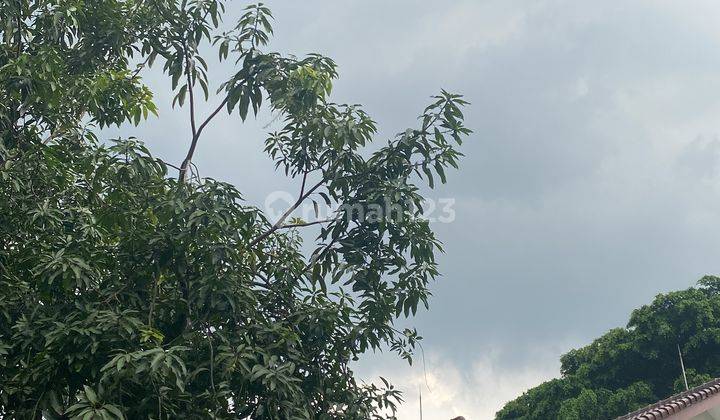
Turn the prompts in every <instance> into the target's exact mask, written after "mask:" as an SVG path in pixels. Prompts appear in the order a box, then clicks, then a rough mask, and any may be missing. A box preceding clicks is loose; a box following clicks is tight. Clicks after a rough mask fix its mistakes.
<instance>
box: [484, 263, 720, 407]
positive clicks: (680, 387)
mask: <svg viewBox="0 0 720 420" xmlns="http://www.w3.org/2000/svg"><path fill="white" fill-rule="evenodd" d="M678 344H679V345H680V348H681V350H682V353H683V358H684V361H685V366H686V367H687V368H688V369H687V377H688V384H689V386H690V387H693V386H697V385H700V384H702V383H704V382H707V381H709V380H710V379H711V378H715V377H718V376H720V278H719V277H715V276H706V277H703V278H702V279H701V280H700V281H699V282H698V287H693V288H689V289H687V290H683V291H679V292H671V293H668V294H663V295H658V296H657V297H656V298H655V300H654V301H653V302H652V303H651V304H650V305H646V306H643V307H641V308H639V309H636V310H635V311H633V313H632V315H631V317H630V322H629V323H628V326H627V328H616V329H613V330H610V331H609V332H608V333H606V334H605V335H603V336H602V337H600V338H598V339H597V340H595V341H593V343H592V344H590V345H589V346H586V347H583V348H580V349H577V350H571V351H569V352H568V353H566V354H565V355H563V356H562V358H561V359H560V362H561V374H562V377H561V378H560V379H553V380H551V381H548V382H545V383H543V384H541V385H539V386H537V387H535V388H532V389H530V390H529V391H527V392H526V393H524V394H523V395H522V396H520V397H518V398H517V399H515V400H513V401H510V402H509V403H507V404H506V405H505V407H503V409H502V410H500V411H499V412H498V413H497V416H496V418H497V419H528V420H530V419H548V418H560V419H592V418H597V419H607V418H614V417H617V416H620V415H623V414H626V413H628V412H631V411H633V410H635V409H638V408H640V407H643V406H645V405H648V404H651V403H653V402H656V401H657V400H660V399H662V398H665V397H668V396H670V395H672V394H674V393H677V392H681V391H684V390H685V383H684V381H683V378H682V371H681V368H680V362H679V359H678V352H677V346H678Z"/></svg>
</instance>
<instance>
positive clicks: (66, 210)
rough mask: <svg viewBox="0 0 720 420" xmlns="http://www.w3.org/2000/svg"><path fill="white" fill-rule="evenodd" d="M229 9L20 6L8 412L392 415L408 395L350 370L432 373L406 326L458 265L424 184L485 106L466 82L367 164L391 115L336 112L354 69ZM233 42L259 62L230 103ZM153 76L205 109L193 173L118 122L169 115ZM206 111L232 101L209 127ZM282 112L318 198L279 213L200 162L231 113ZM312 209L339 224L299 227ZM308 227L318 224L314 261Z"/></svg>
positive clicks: (308, 193) (7, 136)
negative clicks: (104, 130) (472, 100)
mask: <svg viewBox="0 0 720 420" xmlns="http://www.w3.org/2000/svg"><path fill="white" fill-rule="evenodd" d="M223 11H224V5H223V4H222V2H220V1H215V0H191V1H187V0H183V1H168V0H125V1H121V0H95V1H91V2H86V1H83V0H69V1H66V0H63V1H54V0H36V1H29V0H0V19H2V25H0V33H2V44H0V84H1V86H2V88H1V90H0V416H1V417H4V418H38V419H39V418H46V419H52V418H81V419H95V418H103V419H106V418H155V419H162V418H206V417H212V418H247V417H251V418H257V419H262V418H282V419H286V418H287V419H290V418H371V417H373V418H374V417H377V418H381V417H382V418H384V417H386V416H392V413H393V412H394V407H395V404H396V403H397V402H398V400H399V397H400V395H399V392H398V391H397V390H396V389H394V388H393V387H392V386H391V385H390V384H388V383H387V382H386V381H385V380H383V381H382V383H380V385H375V384H365V383H361V382H360V381H359V380H357V379H356V378H355V376H354V375H353V372H352V370H351V369H350V364H351V363H352V362H353V361H355V360H357V359H358V357H360V356H361V355H362V353H364V352H366V351H367V350H369V349H379V348H390V349H392V350H394V351H396V352H398V354H399V355H400V356H402V357H404V358H407V359H410V358H411V356H412V352H413V349H414V347H415V345H416V343H417V340H419V339H420V337H418V335H417V333H416V332H415V331H414V330H408V329H406V330H402V331H400V330H398V329H396V328H395V327H394V326H393V325H394V322H395V320H396V319H397V318H398V317H400V316H408V315H410V314H414V313H415V312H416V310H417V308H418V306H419V305H424V306H427V303H428V297H429V290H428V283H429V282H430V281H431V280H432V279H433V278H435V277H436V276H437V275H438V271H437V266H436V262H435V257H434V255H435V253H436V252H437V251H438V250H441V248H440V244H439V242H438V240H437V239H436V238H435V236H434V235H433V232H432V230H431V229H430V226H429V224H428V222H427V221H426V220H424V219H423V218H422V217H420V216H421V208H420V207H419V206H418V203H419V202H420V201H421V200H422V197H421V195H420V194H419V192H418V186H417V185H416V184H417V182H418V180H424V181H425V182H428V183H429V185H430V186H431V187H432V186H433V179H434V178H438V179H440V180H441V181H443V182H444V181H445V169H446V168H447V167H448V166H453V167H456V166H457V160H458V158H459V157H460V153H459V152H457V151H456V150H455V149H454V147H453V145H454V144H459V143H460V142H461V138H462V137H464V136H466V135H467V134H469V132H470V131H469V130H468V129H467V128H465V127H464V126H463V123H462V120H463V115H462V112H461V110H460V108H461V107H462V106H463V105H465V102H464V101H463V100H462V99H461V97H459V96H458V95H453V94H450V93H447V92H442V94H440V95H439V96H436V97H434V99H433V101H432V103H431V104H430V106H428V108H427V109H425V110H424V111H423V113H422V115H421V116H420V119H419V121H418V123H417V126H416V127H415V128H411V129H408V130H405V131H403V132H401V133H400V134H399V135H398V136H397V137H396V138H394V139H392V140H390V141H389V142H387V144H386V145H385V146H383V147H379V148H378V147H375V148H373V150H375V151H374V152H372V153H369V152H363V148H364V146H366V144H367V143H369V142H370V141H372V139H373V137H374V134H375V131H376V127H375V123H374V122H373V121H372V119H371V118H370V117H369V116H368V115H366V114H365V113H364V112H363V111H362V109H361V108H360V107H359V106H357V105H352V106H349V105H341V104H335V103H333V102H331V101H330V100H329V95H330V90H331V87H332V80H333V79H334V78H335V77H336V71H335V65H334V63H333V62H332V61H331V60H330V59H328V58H325V57H322V56H319V55H310V56H308V57H306V58H302V59H299V58H295V57H284V56H281V55H280V54H277V53H272V52H267V51H265V50H264V49H265V48H267V45H268V41H269V38H270V35H271V34H272V27H271V22H272V16H271V15H270V11H269V10H268V9H267V8H266V7H264V6H262V5H256V6H249V7H248V8H247V9H246V10H245V12H244V13H243V14H242V16H241V18H240V20H239V21H238V22H237V24H236V25H230V30H228V31H225V32H218V30H217V28H218V27H219V26H220V25H222V16H223ZM202 45H205V46H204V47H202ZM210 45H214V46H215V47H216V49H217V54H218V55H219V59H221V60H225V59H232V60H233V61H234V62H235V73H234V74H232V75H230V76H229V77H228V79H227V81H226V82H224V83H223V84H221V85H220V86H219V89H218V90H217V94H216V95H213V93H212V92H213V90H211V88H210V87H209V86H208V80H207V76H206V72H207V68H208V66H209V64H208V62H207V60H206V59H204V58H203V57H202V56H201V55H200V54H199V51H200V50H201V49H203V48H209V46H210ZM153 62H158V63H161V65H162V66H163V68H164V70H165V72H166V73H167V75H168V77H169V78H170V79H171V81H172V87H173V89H174V92H175V103H176V104H177V105H179V106H184V107H187V108H188V111H189V116H188V137H187V140H188V143H187V145H188V146H189V148H188V153H187V156H186V158H185V159H184V161H183V162H181V163H178V166H173V165H170V164H169V163H166V162H163V161H162V160H160V159H158V158H155V157H153V156H152V155H151V153H150V152H149V151H148V150H147V149H146V148H145V146H143V144H142V143H141V142H140V141H138V140H135V139H132V138H131V139H123V140H117V141H115V142H107V141H104V139H98V138H97V136H98V131H94V127H98V126H99V127H102V126H105V125H107V124H122V123H126V122H132V123H135V124H138V123H141V122H142V120H143V118H147V116H148V115H149V114H150V113H154V112H155V105H154V104H153V103H152V94H151V92H150V91H149V90H148V89H147V87H145V86H144V85H143V84H142V79H141V76H142V74H143V71H144V70H145V68H146V67H147V66H149V65H152V64H153ZM201 92H202V94H201ZM202 98H204V99H208V100H210V101H213V102H215V103H216V105H217V107H216V108H213V109H214V111H212V112H210V113H209V115H208V116H206V117H204V118H203V119H200V118H199V117H198V115H197V114H198V113H199V112H198V110H199V107H198V101H199V100H200V99H202ZM263 102H265V103H267V104H268V105H269V107H270V108H271V109H272V110H273V111H274V113H275V114H277V115H280V116H281V117H282V119H283V121H284V123H283V124H282V128H281V129H279V130H278V131H277V132H274V133H271V134H270V135H269V136H268V139H267V142H266V149H265V152H266V154H267V155H268V156H269V157H270V158H271V159H273V160H274V161H275V162H276V164H277V166H278V168H280V169H281V170H282V171H283V172H284V173H285V174H287V175H288V176H290V177H292V178H297V180H298V184H300V185H299V190H300V192H299V194H298V196H299V198H298V200H297V202H296V203H295V204H294V205H293V206H291V207H290V208H289V209H288V212H287V213H285V215H283V216H282V217H281V218H280V219H279V220H277V221H270V220H267V219H266V217H265V216H264V215H263V213H262V212H261V211H260V210H259V209H257V208H255V207H252V206H251V205H249V204H248V203H245V202H244V201H243V200H242V196H241V194H240V192H239V191H238V190H237V189H236V188H235V187H234V186H232V185H229V184H227V183H223V182H220V181H216V180H212V179H200V178H199V177H197V176H196V172H195V171H193V164H192V159H193V155H194V153H195V151H196V148H197V147H198V145H199V144H200V139H201V135H202V132H203V130H204V128H205V127H206V126H207V125H208V124H209V123H211V122H212V120H213V118H214V117H215V116H216V115H217V114H218V113H220V112H225V111H226V112H229V113H237V114H239V117H240V118H242V119H245V118H246V117H247V116H248V113H249V110H250V109H252V110H253V112H255V113H257V111H258V109H259V107H261V106H262V104H263ZM258 152H259V153H260V151H258ZM175 170H177V172H175V173H173V171H175ZM312 200H322V201H324V202H325V203H326V204H328V205H329V206H339V210H338V212H337V213H335V214H334V215H332V217H330V218H329V219H327V220H317V221H302V220H292V219H290V215H291V213H292V210H294V209H296V208H297V207H299V206H300V205H302V204H303V203H304V202H305V201H312ZM378 208H382V209H386V212H385V213H384V214H381V215H378V212H377V209H378ZM368 214H372V216H373V217H366V216H367V215H368ZM378 216H380V217H378ZM302 228H309V229H316V235H317V239H316V240H315V246H314V249H315V251H314V252H312V253H311V254H310V255H303V253H302V249H303V247H302V238H303V237H305V235H302V234H301V233H300V232H299V230H300V229H302Z"/></svg>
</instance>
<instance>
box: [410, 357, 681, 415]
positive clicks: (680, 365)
mask: <svg viewBox="0 0 720 420" xmlns="http://www.w3.org/2000/svg"><path fill="white" fill-rule="evenodd" d="M677 349H678V356H680V367H681V368H682V373H683V380H684V381H685V391H687V390H689V389H690V387H689V386H688V383H687V375H685V363H683V358H682V352H681V351H680V344H679V343H678V345H677ZM420 420H422V418H421V419H420Z"/></svg>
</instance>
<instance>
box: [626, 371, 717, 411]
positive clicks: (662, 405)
mask: <svg viewBox="0 0 720 420" xmlns="http://www.w3.org/2000/svg"><path fill="white" fill-rule="evenodd" d="M715 394H720V378H718V379H714V380H712V381H710V382H708V383H705V384H702V385H700V386H698V387H695V388H693V389H691V390H689V391H685V392H681V393H680V394H677V395H673V396H672V397H670V398H666V399H664V400H662V401H658V402H657V403H655V404H652V405H649V406H647V407H645V408H642V409H640V410H637V411H633V412H632V413H630V414H626V415H624V416H622V417H618V418H617V419H616V420H662V419H665V418H667V417H669V416H670V415H672V414H675V413H678V412H680V411H682V410H684V409H685V408H687V407H689V406H691V405H693V404H695V403H698V402H700V401H702V400H705V399H706V398H709V397H711V396H713V395H715Z"/></svg>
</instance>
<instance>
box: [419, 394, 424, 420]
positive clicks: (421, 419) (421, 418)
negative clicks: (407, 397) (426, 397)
mask: <svg viewBox="0 0 720 420" xmlns="http://www.w3.org/2000/svg"><path fill="white" fill-rule="evenodd" d="M418 392H420V420H423V417H422V387H421V386H420V385H418Z"/></svg>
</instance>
